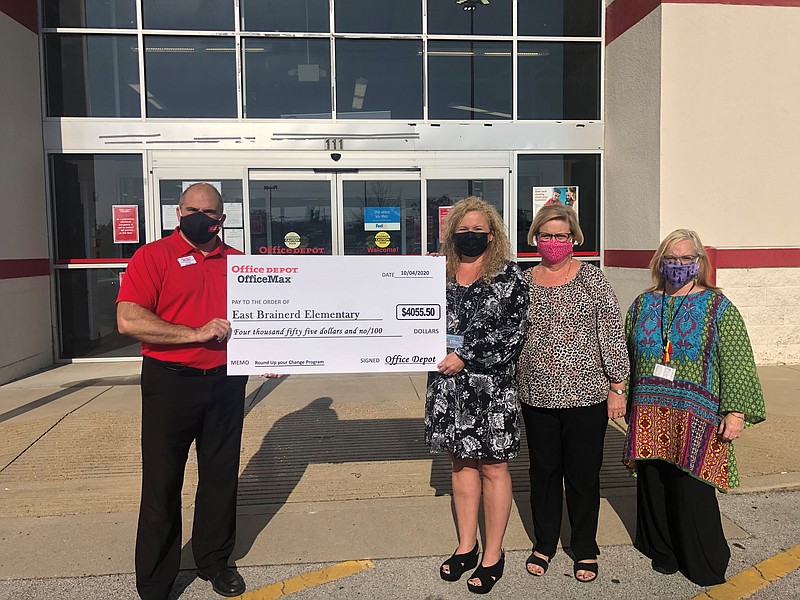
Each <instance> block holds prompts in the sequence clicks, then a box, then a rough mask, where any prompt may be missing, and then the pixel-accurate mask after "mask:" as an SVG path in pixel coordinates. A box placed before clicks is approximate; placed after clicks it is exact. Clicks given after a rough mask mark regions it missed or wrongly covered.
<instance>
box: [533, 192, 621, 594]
mask: <svg viewBox="0 0 800 600" xmlns="http://www.w3.org/2000/svg"><path fill="white" fill-rule="evenodd" d="M528 243H530V244H532V245H533V244H536V246H537V249H538V251H539V253H540V254H541V256H542V262H541V264H540V265H538V266H536V267H533V268H531V269H528V270H527V271H525V273H524V275H525V277H526V279H527V280H528V282H529V283H530V297H531V303H530V316H529V322H530V324H529V326H528V331H527V334H526V336H525V343H524V345H523V348H522V353H521V354H520V358H519V361H518V363H517V367H518V368H517V381H518V383H519V395H520V400H521V402H522V416H523V419H524V421H525V431H526V436H527V440H528V449H529V452H530V465H531V468H530V477H531V509H532V512H533V529H534V534H535V536H536V546H535V547H534V549H533V553H532V554H531V555H530V557H529V558H528V560H527V562H526V567H527V569H528V572H529V573H531V575H536V576H542V575H544V573H545V571H547V567H548V565H549V561H550V559H551V558H552V557H553V555H554V554H555V552H556V545H557V543H558V536H559V532H560V530H561V504H562V496H563V493H562V484H563V485H564V487H565V488H566V498H567V512H568V514H569V520H570V525H571V529H572V537H571V540H570V544H569V545H570V548H571V549H572V552H573V554H574V558H575V565H574V575H575V579H577V580H578V581H580V582H584V583H585V582H589V581H593V580H594V579H596V578H597V555H598V554H599V552H600V550H599V548H598V547H597V540H596V537H597V519H598V514H599V510H600V467H601V465H602V463H603V440H604V438H605V432H606V426H607V425H608V419H609V418H619V417H622V416H624V413H625V380H626V378H627V377H628V372H629V363H628V353H627V349H626V345H625V335H624V328H623V325H622V318H621V314H620V310H619V304H618V302H617V298H616V296H615V295H614V292H613V290H612V289H611V286H610V285H609V283H608V281H607V280H606V278H605V276H604V275H603V273H602V271H600V269H598V268H597V267H595V266H593V265H590V264H588V263H581V262H579V261H576V260H575V259H574V258H573V256H572V248H573V245H577V244H582V243H583V233H582V232H581V229H580V226H579V225H578V219H577V217H576V215H575V211H574V210H573V209H572V208H569V207H566V206H559V205H552V206H545V207H543V208H541V209H540V210H539V212H538V213H537V215H536V218H535V219H534V220H533V223H532V224H531V228H530V231H529V233H528Z"/></svg>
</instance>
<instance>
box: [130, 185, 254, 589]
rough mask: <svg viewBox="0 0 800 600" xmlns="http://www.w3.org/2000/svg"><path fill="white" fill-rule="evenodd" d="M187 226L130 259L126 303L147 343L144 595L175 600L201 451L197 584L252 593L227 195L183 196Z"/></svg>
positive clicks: (200, 190) (139, 561) (193, 189)
mask: <svg viewBox="0 0 800 600" xmlns="http://www.w3.org/2000/svg"><path fill="white" fill-rule="evenodd" d="M178 217H179V219H180V225H179V227H178V228H176V229H175V232H174V233H173V234H172V235H171V236H169V237H166V238H164V239H161V240H158V241H155V242H151V243H149V244H146V245H144V246H142V247H141V248H139V250H137V251H136V253H135V254H134V255H133V258H131V261H130V264H129V265H128V269H127V270H126V271H125V277H124V278H123V280H122V285H121V286H120V291H119V297H118V298H117V325H118V327H119V331H120V333H123V334H125V335H129V336H132V337H134V338H136V339H137V340H139V341H141V342H142V355H143V359H142V498H141V505H140V508H139V526H138V530H137V534H136V588H137V590H138V592H139V595H140V596H141V598H143V599H144V600H151V599H152V600H156V599H157V600H164V599H166V598H167V597H168V596H169V592H170V589H171V588H172V585H173V583H174V581H175V578H176V576H177V575H178V567H179V564H180V552H181V486H182V484H183V476H184V469H185V466H186V459H187V457H188V454H189V447H190V445H191V444H192V442H193V441H195V442H196V447H197V470H198V485H197V494H196V496H195V510H194V525H193V528H192V552H193V554H194V560H195V564H196V565H197V573H198V575H199V576H200V577H201V578H202V579H205V580H209V581H211V583H212V585H213V587H214V591H215V592H217V593H218V594H221V595H223V596H238V595H240V594H242V593H243V592H244V591H245V584H244V580H243V579H242V577H241V575H239V573H238V572H237V571H236V570H235V569H234V568H231V567H229V566H228V559H229V558H230V556H231V553H232V552H233V545H234V542H235V539H236V490H237V485H238V478H239V449H240V446H241V438H242V422H243V418H244V390H245V384H246V383H247V378H246V377H228V376H227V374H226V371H225V365H226V363H227V357H226V343H227V337H228V332H229V331H230V322H228V321H227V320H226V319H225V316H226V314H227V306H226V305H227V294H226V291H227V289H226V272H227V257H228V256H230V255H231V254H241V252H239V251H238V250H236V249H234V248H231V247H230V246H227V245H226V244H224V243H222V242H221V241H220V239H219V237H217V233H218V232H219V231H220V229H221V227H222V223H223V221H224V220H225V215H224V214H223V203H222V197H221V196H220V194H219V192H218V191H217V190H216V189H215V188H214V187H213V186H211V185H209V184H207V183H196V184H194V185H192V186H190V187H189V188H187V189H186V191H185V192H184V193H183V194H182V195H181V199H180V204H179V206H178Z"/></svg>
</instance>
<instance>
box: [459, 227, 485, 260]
mask: <svg viewBox="0 0 800 600" xmlns="http://www.w3.org/2000/svg"><path fill="white" fill-rule="evenodd" d="M453 243H454V244H455V246H456V250H458V251H459V252H460V253H461V254H463V255H464V256H480V255H481V254H483V253H484V252H486V247H487V246H488V245H489V234H488V233H482V232H478V231H464V232H462V233H457V234H455V235H454V236H453Z"/></svg>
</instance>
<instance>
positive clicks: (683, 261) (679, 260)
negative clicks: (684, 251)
mask: <svg viewBox="0 0 800 600" xmlns="http://www.w3.org/2000/svg"><path fill="white" fill-rule="evenodd" d="M699 258H700V257H699V256H698V255H697V254H695V255H694V256H672V255H669V254H667V255H665V256H662V257H661V262H662V263H664V264H665V265H689V264H691V263H696V262H697V261H698V259H699Z"/></svg>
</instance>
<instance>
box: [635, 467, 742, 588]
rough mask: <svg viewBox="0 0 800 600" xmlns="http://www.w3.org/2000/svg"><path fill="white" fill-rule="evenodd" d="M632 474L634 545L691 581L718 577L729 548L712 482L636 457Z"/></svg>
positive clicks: (710, 580)
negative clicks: (633, 483)
mask: <svg viewBox="0 0 800 600" xmlns="http://www.w3.org/2000/svg"><path fill="white" fill-rule="evenodd" d="M636 473H637V481H636V509H637V515H636V540H635V542H634V546H635V547H636V548H637V549H638V550H639V551H640V552H641V553H642V554H644V555H645V556H647V557H649V558H650V559H651V560H652V561H653V566H654V567H661V568H663V569H666V570H668V571H673V570H675V569H679V570H680V571H681V573H683V574H684V575H685V576H686V578H687V579H689V580H690V581H692V582H694V583H696V584H697V585H702V586H708V585H717V584H720V583H722V582H724V581H725V570H726V569H727V568H728V561H729V560H730V557H731V552H730V548H729V547H728V543H727V542H726V541H725V534H724V533H723V531H722V521H721V518H720V514H719V504H718V503H717V496H716V489H715V488H714V486H713V485H711V484H708V483H705V482H703V481H700V480H699V479H695V478H694V477H692V476H691V475H689V474H688V473H685V472H684V471H681V470H680V469H679V468H678V467H676V466H674V465H672V464H670V463H668V462H666V461H663V460H657V459H656V460H637V461H636Z"/></svg>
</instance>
